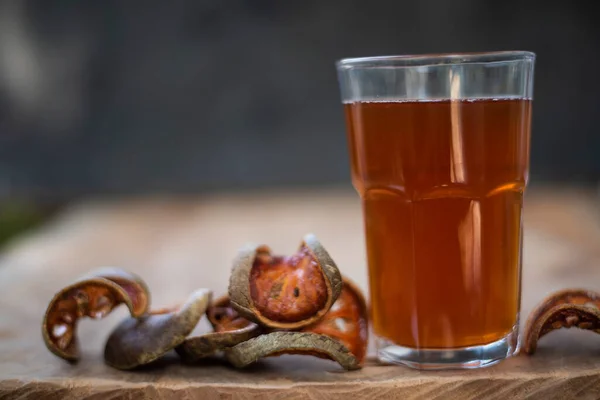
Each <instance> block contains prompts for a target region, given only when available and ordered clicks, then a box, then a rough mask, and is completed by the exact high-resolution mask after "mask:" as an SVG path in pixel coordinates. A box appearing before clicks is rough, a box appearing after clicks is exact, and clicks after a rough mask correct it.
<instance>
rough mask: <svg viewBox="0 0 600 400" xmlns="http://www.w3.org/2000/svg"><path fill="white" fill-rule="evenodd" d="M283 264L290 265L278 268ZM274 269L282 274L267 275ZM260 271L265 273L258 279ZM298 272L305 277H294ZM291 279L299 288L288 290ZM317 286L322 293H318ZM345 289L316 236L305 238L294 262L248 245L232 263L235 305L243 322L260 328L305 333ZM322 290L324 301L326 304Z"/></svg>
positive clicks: (293, 287)
mask: <svg viewBox="0 0 600 400" xmlns="http://www.w3.org/2000/svg"><path fill="white" fill-rule="evenodd" d="M307 258H310V260H309V261H308V262H307ZM257 260H258V262H257ZM269 260H270V261H269ZM265 261H266V262H265ZM270 263H271V264H270ZM282 263H283V264H287V266H285V265H284V266H281V265H279V264H282ZM270 266H274V267H275V268H278V271H280V272H281V274H282V275H281V276H279V277H277V276H273V274H271V273H269V271H268V269H269V267H270ZM256 268H261V269H265V271H264V273H263V274H260V273H257V272H256ZM295 268H301V269H302V271H303V272H302V273H296V271H295ZM306 271H308V272H309V276H306V275H307V273H306ZM275 274H276V273H275ZM315 274H317V275H318V278H317V277H315V276H314V275H315ZM256 279H262V280H263V282H264V283H263V285H262V287H263V289H265V288H267V289H268V290H267V291H266V292H261V290H260V289H261V285H260V284H258V283H257V282H256ZM290 280H291V281H293V282H295V284H293V285H290V282H289V281H290ZM306 283H310V284H306ZM315 284H316V285H324V288H315V287H314V285H315ZM305 290H306V293H305ZM341 290H342V277H341V274H340V272H339V269H338V268H337V266H336V265H335V263H334V262H333V260H332V259H331V257H330V256H329V254H328V253H327V251H326V250H325V248H324V247H323V246H322V245H321V243H320V242H319V241H318V239H317V238H316V237H315V236H314V235H312V234H309V235H306V236H305V237H304V240H303V242H302V243H301V245H300V248H299V250H298V252H297V253H296V254H295V255H294V256H291V257H277V256H272V255H271V250H270V249H269V247H267V246H246V247H245V248H243V249H242V250H240V252H239V254H238V257H237V258H236V260H235V262H234V268H233V270H232V274H231V278H230V284H229V296H230V299H231V304H232V306H233V307H234V308H235V309H236V310H237V311H238V312H239V313H240V314H241V315H242V316H243V317H245V318H246V319H248V320H251V321H253V322H256V323H258V324H260V325H262V326H266V327H269V328H273V329H287V330H296V329H301V328H303V327H305V326H308V325H311V324H313V323H314V322H316V321H318V320H319V319H321V318H322V317H323V315H325V314H326V313H327V311H328V310H329V309H330V308H331V306H332V304H333V303H334V302H335V300H337V298H338V297H339V295H340V293H341ZM323 291H325V292H326V296H324V300H323V301H322V297H323ZM282 292H283V294H282ZM265 298H266V299H267V300H266V301H265V300H264V299H265ZM315 299H316V300H317V301H316V304H317V306H316V308H315V301H314V300H315ZM271 306H272V307H271ZM266 309H268V311H266Z"/></svg>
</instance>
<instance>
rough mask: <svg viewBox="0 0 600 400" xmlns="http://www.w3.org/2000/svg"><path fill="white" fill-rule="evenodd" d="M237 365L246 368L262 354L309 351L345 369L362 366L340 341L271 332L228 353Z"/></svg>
mask: <svg viewBox="0 0 600 400" xmlns="http://www.w3.org/2000/svg"><path fill="white" fill-rule="evenodd" d="M225 354H226V357H227V360H228V361H229V362H230V363H231V364H232V365H233V366H235V367H236V368H244V367H246V366H248V365H250V364H252V363H254V362H256V361H258V360H259V359H261V358H263V357H276V356H279V355H283V354H306V355H312V356H316V357H319V358H325V359H329V360H332V361H335V362H337V363H338V364H339V365H340V366H342V367H343V368H344V369H346V370H355V369H359V368H360V363H359V361H358V359H357V358H356V357H355V356H354V355H353V354H352V353H351V352H350V351H349V350H348V349H347V348H346V346H344V345H343V344H342V343H340V342H339V341H337V340H335V339H332V338H330V337H328V336H326V335H320V334H317V333H310V332H272V333H268V334H265V335H260V336H257V337H255V338H253V339H250V340H247V341H245V342H242V343H240V344H238V345H236V346H233V347H232V348H230V349H228V350H227V351H226V352H225Z"/></svg>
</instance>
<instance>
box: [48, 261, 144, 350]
mask: <svg viewBox="0 0 600 400" xmlns="http://www.w3.org/2000/svg"><path fill="white" fill-rule="evenodd" d="M149 303H150V294H149V291H148V288H147V286H146V284H145V283H144V281H142V279H141V278H140V277H138V276H137V275H134V274H132V273H130V272H127V271H125V270H121V269H117V268H105V269H99V270H95V271H92V272H91V273H89V274H88V275H86V276H85V277H82V278H80V279H78V280H77V281H76V282H75V283H73V284H71V285H69V286H67V287H65V288H63V289H62V290H61V291H60V292H58V293H57V294H56V295H55V296H54V297H53V298H52V300H51V301H50V303H49V305H48V308H47V309H46V313H45V315H44V321H43V323H42V336H43V338H44V343H45V344H46V347H47V348H48V349H49V350H50V351H51V352H52V353H54V354H55V355H57V356H58V357H61V358H63V359H65V360H67V361H77V360H78V359H79V344H78V339H77V334H76V330H77V322H78V320H79V319H80V318H83V317H89V318H94V319H100V318H103V317H105V316H106V315H108V314H109V313H110V312H111V311H112V310H113V309H114V308H115V307H117V306H118V305H120V304H125V305H126V306H127V308H128V309H129V312H130V313H131V315H132V316H134V317H137V316H140V315H142V314H144V313H145V312H146V311H147V309H148V306H149Z"/></svg>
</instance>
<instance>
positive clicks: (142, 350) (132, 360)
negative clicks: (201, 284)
mask: <svg viewBox="0 0 600 400" xmlns="http://www.w3.org/2000/svg"><path fill="white" fill-rule="evenodd" d="M211 297H212V294H211V292H210V291H209V290H207V289H200V290H197V291H195V292H194V293H192V294H191V295H190V297H189V298H188V300H187V301H186V302H185V304H183V305H182V306H181V307H176V308H173V309H171V308H165V309H161V310H158V311H156V312H151V313H149V314H146V315H144V316H142V317H140V318H127V319H125V320H124V321H123V322H121V323H120V324H119V325H118V326H117V328H116V329H115V330H114V331H113V332H112V333H111V335H110V337H109V338H108V341H107V342H106V346H105V348H104V360H105V362H106V363H107V364H108V365H110V366H112V367H114V368H117V369H124V370H127V369H133V368H135V367H138V366H140V365H144V364H148V363H150V362H152V361H154V360H156V359H158V358H160V357H161V356H163V355H164V354H165V353H167V352H168V351H170V350H172V349H174V348H175V347H177V346H179V345H180V344H181V343H183V341H184V340H185V338H186V337H187V336H188V335H189V334H190V332H192V330H193V329H194V327H195V326H196V325H197V324H198V322H199V321H200V318H201V317H202V315H204V313H205V312H206V309H207V307H208V305H209V303H210V300H211Z"/></svg>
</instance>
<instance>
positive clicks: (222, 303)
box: [175, 296, 261, 362]
mask: <svg viewBox="0 0 600 400" xmlns="http://www.w3.org/2000/svg"><path fill="white" fill-rule="evenodd" d="M206 315H207V316H208V320H209V322H210V323H211V325H212V326H213V329H214V332H211V333H206V334H204V335H200V336H195V337H188V338H187V339H186V340H185V341H184V342H183V343H182V344H181V345H179V346H178V347H177V348H176V349H175V350H176V351H177V353H178V354H179V355H180V356H181V357H182V358H183V359H184V360H185V361H186V362H195V361H198V360H199V359H201V358H204V357H208V356H211V355H213V354H215V353H216V352H217V351H221V350H224V349H226V348H229V347H232V346H235V345H236V344H238V343H241V342H244V341H246V340H248V339H251V338H253V337H256V336H257V335H259V334H260V332H261V330H260V327H259V326H258V325H256V324H255V323H253V322H250V321H248V320H247V319H245V318H243V317H241V316H240V315H239V314H238V312H237V311H235V310H234V309H233V308H232V307H231V305H230V301H229V296H224V297H221V298H219V299H217V300H216V301H215V302H213V304H211V306H210V307H209V308H208V310H207V312H206Z"/></svg>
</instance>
